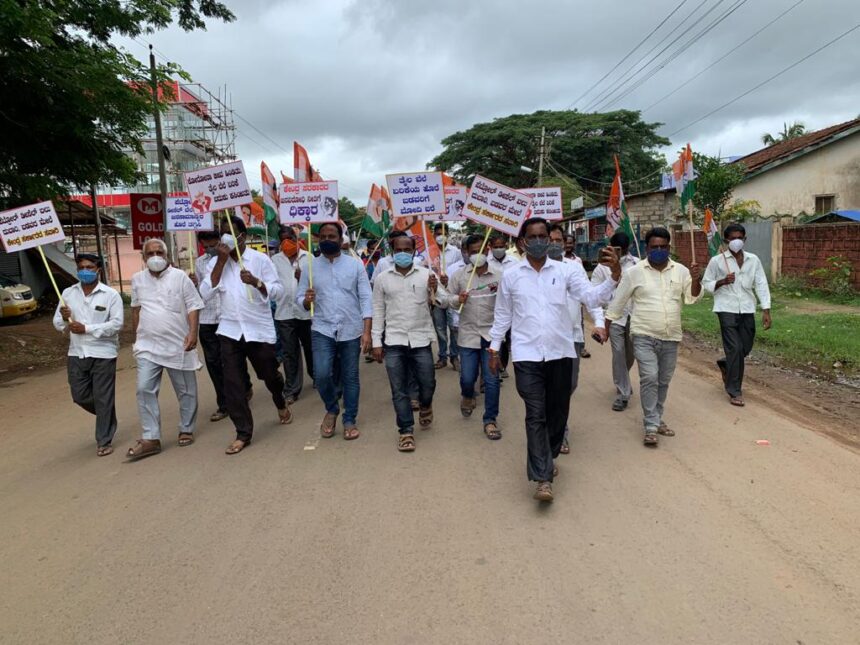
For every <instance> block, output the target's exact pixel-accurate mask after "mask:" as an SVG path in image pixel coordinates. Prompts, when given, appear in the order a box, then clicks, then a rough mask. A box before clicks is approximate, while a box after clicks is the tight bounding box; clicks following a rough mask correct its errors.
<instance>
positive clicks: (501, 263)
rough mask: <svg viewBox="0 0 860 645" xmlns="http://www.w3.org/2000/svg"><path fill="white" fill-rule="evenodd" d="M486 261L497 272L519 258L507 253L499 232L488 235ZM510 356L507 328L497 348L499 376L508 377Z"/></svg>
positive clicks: (503, 237)
mask: <svg viewBox="0 0 860 645" xmlns="http://www.w3.org/2000/svg"><path fill="white" fill-rule="evenodd" d="M487 262H488V264H489V265H490V267H491V268H492V269H494V270H495V271H497V272H498V273H504V272H505V271H506V270H507V269H509V268H510V267H512V266H515V265H516V264H517V262H519V260H518V259H517V258H515V257H514V256H513V255H512V254H511V253H508V240H507V238H505V236H504V235H502V234H501V233H493V234H492V235H490V257H489V258H487ZM510 357H511V332H510V330H508V333H507V335H506V336H505V342H504V343H502V346H501V348H500V349H499V360H500V361H501V364H502V368H501V369H500V370H499V377H500V378H503V379H506V378H508V361H509V360H510Z"/></svg>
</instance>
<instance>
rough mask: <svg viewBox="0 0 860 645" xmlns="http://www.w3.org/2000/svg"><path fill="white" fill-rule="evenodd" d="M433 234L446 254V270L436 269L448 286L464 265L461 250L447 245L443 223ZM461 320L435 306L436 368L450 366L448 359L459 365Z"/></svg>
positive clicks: (440, 265)
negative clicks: (458, 326)
mask: <svg viewBox="0 0 860 645" xmlns="http://www.w3.org/2000/svg"><path fill="white" fill-rule="evenodd" d="M433 234H434V235H435V236H436V244H437V246H438V247H439V251H440V253H441V252H442V251H443V249H444V253H445V270H444V271H442V263H441V261H440V262H439V266H438V267H436V268H437V269H438V271H439V272H440V273H439V275H440V277H441V281H442V286H443V287H446V288H447V286H448V284H447V283H448V279H449V276H452V275H454V273H455V272H456V271H457V269H458V267H460V266H462V265H463V262H462V259H461V253H460V249H458V248H457V247H456V246H454V245H452V244H447V241H448V229H447V227H446V226H445V224H443V223H442V222H438V223H437V224H436V225H435V226H434V227H433ZM455 323H459V320H458V319H456V318H455V317H454V316H452V315H451V312H450V311H448V309H447V308H445V307H442V306H439V305H434V306H433V327H435V329H436V342H437V343H438V345H439V360H437V361H436V363H435V365H434V367H435V368H436V369H437V370H438V369H442V368H443V367H445V366H446V365H447V364H448V358H449V357H450V359H451V365H452V366H454V367H455V369H456V365H457V361H458V360H459V359H458V351H457V325H456V324H455Z"/></svg>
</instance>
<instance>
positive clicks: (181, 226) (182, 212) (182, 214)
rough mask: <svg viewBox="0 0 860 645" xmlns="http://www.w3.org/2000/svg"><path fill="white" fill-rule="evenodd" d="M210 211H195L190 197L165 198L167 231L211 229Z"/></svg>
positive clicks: (212, 228) (212, 225) (212, 226)
mask: <svg viewBox="0 0 860 645" xmlns="http://www.w3.org/2000/svg"><path fill="white" fill-rule="evenodd" d="M214 228H215V226H214V224H213V222H212V213H195V212H194V208H192V206H191V198H190V197H168V198H167V230H168V231H211V230H214Z"/></svg>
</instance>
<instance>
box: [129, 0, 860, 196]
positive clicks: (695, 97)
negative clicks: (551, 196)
mask: <svg viewBox="0 0 860 645" xmlns="http://www.w3.org/2000/svg"><path fill="white" fill-rule="evenodd" d="M797 2H798V0H686V1H682V0H615V1H614V2H594V1H593V0H589V1H587V2H586V1H584V0H578V1H568V2H563V1H560V0H556V1H549V2H541V3H523V2H514V1H512V0H495V1H490V0H473V1H472V2H463V1H462V0H456V1H455V0H436V1H434V2H417V1H415V0H401V1H397V0H363V1H362V2H358V1H351V2H349V1H340V2H338V1H326V0H323V1H321V2H315V3H310V2H296V1H294V0H282V1H280V2H278V0H271V1H269V2H260V1H257V0H233V1H230V0H226V3H227V4H228V6H230V8H231V9H232V10H233V11H234V13H235V14H236V16H237V20H236V22H234V23H231V24H226V25H225V24H219V23H214V22H213V23H211V24H210V25H209V29H208V31H205V32H195V33H191V34H186V33H184V32H182V31H180V30H178V29H170V30H167V31H164V32H159V33H156V34H154V35H152V36H150V37H149V38H148V39H149V40H150V41H151V42H152V43H153V44H154V45H155V46H156V47H157V48H158V50H159V51H160V52H162V53H163V54H164V55H165V56H168V57H169V58H170V60H173V61H175V62H178V63H179V64H181V65H182V67H184V68H185V70H186V71H188V72H189V73H190V74H191V75H192V76H193V77H194V79H195V80H196V81H199V82H201V83H203V84H204V85H206V86H208V87H211V88H214V87H217V86H224V85H226V87H227V89H228V91H229V92H230V95H231V96H232V102H233V107H234V108H235V109H236V111H237V112H238V113H239V114H240V115H241V116H242V117H244V118H245V119H247V120H248V121H250V122H251V123H253V124H254V125H255V126H256V127H257V128H259V129H260V130H262V131H264V132H265V133H266V134H267V135H268V137H270V138H271V139H272V140H274V142H276V143H277V145H275V143H272V142H271V141H269V140H267V139H266V138H264V137H263V136H261V135H260V134H259V133H258V132H256V131H254V130H253V129H251V128H249V127H248V126H247V125H246V124H245V123H243V122H242V121H241V120H240V121H238V122H237V125H238V126H239V139H238V148H239V154H240V156H241V157H242V158H243V160H244V161H245V162H246V167H247V168H248V172H249V174H250V175H252V177H253V176H255V171H252V168H255V167H257V166H259V161H260V160H261V159H265V160H266V161H267V162H268V163H269V164H270V165H271V166H272V167H273V169H275V170H278V169H282V170H284V171H286V172H290V171H291V167H292V153H291V150H292V141H293V140H298V141H300V142H301V143H302V144H303V145H305V147H306V148H307V149H308V151H309V153H310V156H311V160H312V162H313V163H314V165H315V166H318V167H319V168H320V169H321V170H322V172H323V174H324V176H326V177H329V178H333V179H339V180H340V181H341V186H342V188H341V192H342V193H344V194H346V195H348V196H349V197H351V198H352V199H354V200H355V201H357V202H358V203H359V204H363V202H364V200H366V195H367V190H368V188H369V185H370V183H371V182H374V181H375V182H377V183H379V182H380V181H383V180H384V174H385V173H386V172H397V171H410V170H417V169H421V168H423V167H424V164H426V163H427V161H429V160H430V159H431V158H432V157H433V156H434V155H435V154H437V153H438V152H439V150H440V149H441V145H440V140H441V139H442V138H443V137H445V136H447V135H448V134H451V133H453V132H456V131H458V130H462V129H464V128H468V127H469V126H470V125H472V124H473V123H476V122H480V121H486V120H490V119H492V118H494V117H500V116H506V115H508V114H512V113H528V112H533V111H535V110H539V109H565V108H567V107H568V106H570V105H571V104H573V107H576V108H577V109H580V110H584V109H587V108H591V109H593V108H594V107H597V108H598V109H601V110H602V109H619V108H626V109H638V110H645V109H646V108H649V109H647V110H646V111H645V112H644V115H643V116H644V118H645V119H646V120H647V121H654V122H660V123H664V124H665V125H664V126H663V127H662V129H661V133H663V134H665V135H667V136H668V135H670V134H671V133H674V132H675V131H677V130H679V129H681V128H682V127H683V126H686V125H687V124H690V123H692V122H694V121H696V120H697V119H699V118H700V117H702V116H703V115H705V114H707V113H708V112H709V111H711V110H712V109H714V108H716V107H718V106H720V105H722V104H723V103H726V102H728V101H730V100H731V99H733V98H735V97H736V96H738V95H740V94H742V93H743V92H744V91H746V90H748V89H749V88H751V87H754V86H755V85H757V84H758V83H760V82H762V81H764V80H765V79H767V78H768V77H770V76H772V75H773V74H776V73H777V72H779V71H780V70H781V69H783V68H784V67H786V66H788V65H790V64H791V63H793V62H795V61H797V60H798V59H800V58H802V57H803V56H804V55H806V54H808V53H809V52H811V51H813V50H814V49H816V48H817V47H819V46H821V45H824V44H825V43H826V42H827V41H829V40H831V39H832V38H834V37H836V36H837V35H839V34H840V33H842V32H844V31H846V30H847V29H849V28H851V27H852V26H854V25H856V24H858V23H860V2H857V0H802V1H801V2H800V3H799V4H797V6H795V7H794V8H792V9H791V10H790V11H789V12H788V13H787V14H786V15H785V16H784V17H782V18H781V19H779V20H778V21H777V22H775V23H774V24H773V25H772V26H770V27H768V28H767V29H766V30H765V31H763V32H762V33H761V34H759V35H758V36H756V37H755V38H753V39H752V40H751V41H750V42H748V43H747V44H746V45H744V46H743V47H740V48H739V49H737V51H735V52H733V53H732V54H731V55H729V56H728V57H727V58H726V59H725V60H723V61H722V62H720V63H719V64H718V65H716V66H714V67H713V68H712V69H710V70H708V71H707V72H705V73H704V74H702V75H701V76H700V77H698V78H697V79H695V80H694V81H692V82H687V80H688V79H689V78H691V77H692V76H694V75H695V74H697V73H698V72H699V71H701V70H702V69H704V68H705V67H707V66H708V65H709V64H710V63H712V62H713V61H714V60H716V59H718V58H719V57H721V56H722V55H723V54H725V53H726V52H728V51H730V50H732V49H733V48H734V47H735V46H736V45H738V44H739V43H741V42H742V41H744V40H745V39H747V38H748V37H750V36H751V35H752V34H753V33H755V32H756V31H758V30H759V29H761V28H762V27H764V26H765V25H766V24H767V23H768V22H770V21H771V20H773V19H774V18H776V17H777V16H778V15H779V14H780V13H782V12H783V11H785V10H786V9H789V8H790V7H792V5H795V4H796V3H797ZM673 10H676V11H675V13H674V14H673V15H672V16H671V17H670V18H669V19H668V20H667V21H666V23H665V24H664V25H663V26H662V27H661V28H660V29H658V30H657V32H656V33H655V34H654V35H653V36H652V37H650V38H649V39H648V40H647V41H646V42H645V43H644V44H643V45H642V47H640V48H639V49H638V50H636V51H635V52H634V53H633V54H632V55H631V56H630V57H629V58H628V59H627V60H626V61H625V62H624V63H622V64H621V65H620V66H619V67H618V69H617V70H616V71H615V72H613V73H612V74H611V75H610V76H609V77H608V78H607V79H606V80H605V81H604V82H603V83H601V84H599V85H597V86H596V87H595V88H594V89H592V90H591V91H590V92H588V93H587V94H586V95H585V96H584V97H583V98H582V99H581V100H579V101H578V102H575V100H576V99H577V98H578V97H580V96H581V95H582V94H583V93H584V92H585V91H586V90H587V89H589V88H590V87H591V86H592V85H593V84H594V83H596V82H597V81H598V79H600V78H601V77H602V76H603V75H604V74H606V73H607V72H608V71H609V70H610V69H611V68H612V67H613V66H614V65H615V64H616V63H618V61H619V60H620V59H621V58H622V57H623V56H624V55H625V54H627V53H628V52H629V51H630V50H631V49H632V48H633V47H634V46H635V45H636V44H637V43H638V42H639V41H640V40H642V39H643V38H644V37H645V36H646V35H647V34H648V33H649V32H650V31H651V30H652V29H654V28H655V27H656V26H657V25H658V23H660V21H662V20H663V19H664V18H666V17H667V16H668V15H669V14H670V12H672V11H673ZM724 14H728V16H727V17H726V18H725V19H724V20H723V21H722V22H721V23H720V24H718V25H717V26H715V27H714V28H713V29H712V30H710V31H708V32H707V33H703V34H702V35H701V36H700V37H698V38H695V37H696V36H697V34H699V32H701V31H703V30H704V29H706V28H707V27H708V26H710V24H711V23H712V22H713V21H714V20H715V19H717V18H719V17H720V16H723V15H724ZM697 21H699V22H698V23H697ZM688 39H689V40H690V46H689V48H688V49H687V51H686V52H684V53H683V54H682V55H680V56H678V57H677V58H675V59H674V60H672V61H671V62H668V63H667V64H665V66H663V67H662V68H660V69H657V67H658V65H660V64H661V63H663V62H664V61H665V59H666V58H667V57H668V56H669V55H671V54H672V53H673V52H675V51H676V50H677V49H679V48H680V47H681V46H682V45H683V44H684V43H686V42H687V41H688ZM135 47H137V52H136V53H140V48H139V46H138V45H135V44H129V45H128V48H129V50H130V51H132V52H133V53H135ZM664 47H668V48H667V49H666V51H665V52H664V53H663V54H662V55H657V54H659V52H660V51H661V50H662V49H663V48H664ZM652 48H653V52H652V53H651V54H647V52H648V51H649V50H651V49H652ZM858 54H860V30H858V31H855V32H853V33H852V34H849V35H848V36H847V37H845V38H843V39H842V40H841V41H839V42H838V43H836V44H834V45H833V46H831V47H828V48H827V49H825V50H824V51H822V52H821V53H819V54H817V55H816V56H814V57H813V58H811V59H809V60H808V61H806V62H804V63H802V64H801V65H799V66H797V67H796V68H794V69H793V70H791V71H790V72H788V73H786V74H784V75H783V76H781V77H780V78H778V79H776V80H774V81H773V82H772V83H770V84H768V85H766V86H764V87H762V88H761V89H759V90H757V91H755V92H753V93H751V94H750V95H749V96H746V97H744V98H743V99H741V100H739V101H737V102H736V103H734V104H733V105H731V106H729V107H726V108H725V109H723V110H721V111H719V112H717V113H716V114H714V115H712V116H710V117H708V118H706V119H704V120H702V121H701V122H699V123H696V124H695V125H693V126H691V127H689V128H687V129H684V130H682V131H681V132H678V133H677V134H675V135H673V136H672V137H671V139H672V146H671V148H670V149H668V150H667V153H669V154H673V153H672V149H677V148H678V147H680V145H682V144H684V143H686V142H687V141H690V142H691V143H692V145H693V148H694V149H695V150H700V151H703V152H707V153H710V154H717V153H720V154H722V155H724V156H725V155H734V154H744V153H748V152H750V151H752V150H755V149H756V148H758V147H760V137H761V135H762V134H763V133H764V132H767V131H770V132H775V131H778V130H780V129H781V128H782V123H783V122H784V121H788V122H791V121H795V120H799V121H803V122H804V123H805V124H806V125H807V127H809V128H819V127H824V126H826V125H829V124H831V123H836V122H839V121H843V120H846V119H851V118H854V117H856V116H857V114H858V113H860V77H858V74H857V73H856V61H857V59H858ZM655 55H656V56H655ZM652 57H653V58H654V61H653V62H652V63H650V64H648V61H649V60H650V59H651V58H652ZM652 72H656V73H653V75H652ZM646 76H647V78H644V77H646ZM625 79H629V82H628V83H626V84H625ZM639 81H641V85H639V86H638V87H636V88H633V85H634V84H635V83H638V82H639ZM678 86H681V89H679V90H678V91H677V92H676V93H675V94H674V95H672V96H671V97H669V98H668V99H666V100H663V101H662V102H660V103H657V102H658V101H659V100H660V99H661V98H663V97H664V96H665V95H666V94H668V93H669V92H671V91H672V90H674V89H675V88H676V87H678ZM629 90H632V91H629ZM628 91H629V93H628ZM601 94H602V96H601ZM655 103H657V104H656V105H653V104H655ZM652 105H653V107H650V106H652Z"/></svg>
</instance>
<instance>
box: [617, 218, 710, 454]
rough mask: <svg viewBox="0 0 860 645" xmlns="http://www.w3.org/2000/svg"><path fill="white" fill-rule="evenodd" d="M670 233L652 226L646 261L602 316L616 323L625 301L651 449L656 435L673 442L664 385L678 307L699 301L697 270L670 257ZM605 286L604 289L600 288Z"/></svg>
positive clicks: (674, 347) (677, 330)
mask: <svg viewBox="0 0 860 645" xmlns="http://www.w3.org/2000/svg"><path fill="white" fill-rule="evenodd" d="M670 241H671V236H670V234H669V231H667V230H666V229H665V228H663V227H660V226H655V227H654V228H652V229H651V230H650V231H648V233H646V234H645V250H646V252H647V253H648V257H647V259H645V260H642V261H641V262H639V263H637V264H636V266H634V267H632V268H630V269H628V270H627V271H625V272H624V276H623V277H622V279H621V284H620V285H618V289H616V291H615V296H614V297H613V298H612V302H611V303H610V304H609V308H608V309H607V310H606V319H607V320H609V321H616V320H621V319H623V317H624V309H625V306H626V305H627V303H628V301H632V302H633V312H632V313H631V314H630V335H631V337H632V338H633V352H634V354H635V356H636V363H637V364H638V365H639V398H640V400H641V402H642V416H643V417H644V423H643V425H644V426H645V438H644V444H645V445H646V446H648V447H650V448H656V447H657V442H658V437H657V435H658V434H661V435H664V436H666V437H673V436H675V431H674V430H672V429H671V428H669V426H668V425H667V424H666V423H665V421H663V411H664V406H665V404H666V397H667V396H668V394H669V383H670V382H671V380H672V374H673V373H674V372H675V363H676V361H677V359H678V345H679V344H680V342H681V337H682V330H681V307H683V305H684V304H688V305H690V304H693V303H695V302H697V301H698V300H699V298H700V297H701V293H702V282H701V280H702V274H701V270H700V269H699V266H698V265H697V264H691V265H690V268H689V269H687V267H685V266H684V265H683V264H679V263H677V262H674V261H673V260H672V259H671V258H670V257H669V248H670V246H669V245H670ZM604 284H605V283H604Z"/></svg>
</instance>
